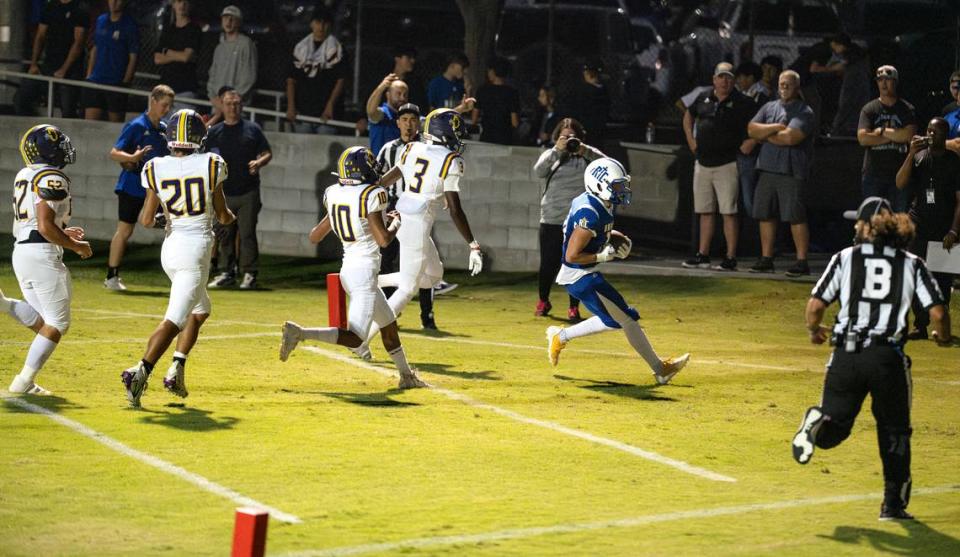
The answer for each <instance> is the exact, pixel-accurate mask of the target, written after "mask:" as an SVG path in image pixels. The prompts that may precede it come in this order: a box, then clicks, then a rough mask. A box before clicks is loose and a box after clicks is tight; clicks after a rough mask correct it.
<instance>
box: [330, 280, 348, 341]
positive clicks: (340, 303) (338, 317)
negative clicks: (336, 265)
mask: <svg viewBox="0 0 960 557" xmlns="http://www.w3.org/2000/svg"><path fill="white" fill-rule="evenodd" d="M327 311H328V315H329V317H330V326H331V327H337V328H339V329H346V328H347V293H346V292H345V291H344V290H343V285H342V284H340V273H330V274H328V275H327Z"/></svg>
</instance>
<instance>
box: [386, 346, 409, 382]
mask: <svg viewBox="0 0 960 557" xmlns="http://www.w3.org/2000/svg"><path fill="white" fill-rule="evenodd" d="M388 353H389V354H390V359H391V360H393V365H395V366H397V369H398V370H400V375H409V374H410V373H411V371H410V364H408V363H407V354H406V353H405V352H404V351H403V346H398V347H396V348H394V349H393V350H391V351H390V352H388Z"/></svg>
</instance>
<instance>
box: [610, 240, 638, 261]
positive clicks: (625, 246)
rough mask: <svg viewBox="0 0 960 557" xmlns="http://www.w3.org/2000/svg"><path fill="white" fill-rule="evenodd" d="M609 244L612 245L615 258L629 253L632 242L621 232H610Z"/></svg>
mask: <svg viewBox="0 0 960 557" xmlns="http://www.w3.org/2000/svg"><path fill="white" fill-rule="evenodd" d="M610 245H611V246H613V249H614V250H616V252H617V258H619V259H624V258H626V257H627V256H628V255H630V249H631V248H632V247H633V242H631V241H630V239H629V238H627V237H626V236H624V235H623V234H611V235H610Z"/></svg>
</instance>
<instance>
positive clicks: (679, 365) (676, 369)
mask: <svg viewBox="0 0 960 557" xmlns="http://www.w3.org/2000/svg"><path fill="white" fill-rule="evenodd" d="M689 361H690V353H689V352H688V353H686V354H684V355H682V356H676V357H673V358H667V359H666V360H663V370H661V371H660V373H654V374H653V376H654V377H655V378H656V379H657V384H658V385H666V384H667V383H669V382H670V380H671V379H673V376H674V375H676V374H678V373H680V370H681V369H683V368H684V367H685V366H686V365H687V362H689Z"/></svg>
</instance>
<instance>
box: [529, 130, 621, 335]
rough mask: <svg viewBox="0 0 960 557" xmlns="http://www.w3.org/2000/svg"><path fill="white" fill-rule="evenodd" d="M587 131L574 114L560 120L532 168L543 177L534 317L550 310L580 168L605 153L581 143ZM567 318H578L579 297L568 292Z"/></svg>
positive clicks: (580, 183)
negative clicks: (549, 142) (566, 225)
mask: <svg viewBox="0 0 960 557" xmlns="http://www.w3.org/2000/svg"><path fill="white" fill-rule="evenodd" d="M586 139H587V132H586V131H585V130H584V128H583V126H582V125H580V122H578V121H576V120H574V119H573V118H564V119H562V120H560V122H559V123H558V124H557V126H556V127H555V128H554V130H553V136H552V140H551V141H552V143H553V144H554V146H553V147H552V148H550V149H547V150H546V151H544V152H543V153H541V154H540V158H539V159H537V162H536V163H535V164H534V165H533V171H534V173H535V174H536V175H537V177H538V178H541V179H542V180H543V187H542V189H541V190H540V271H539V274H538V276H537V280H538V282H539V290H540V292H539V293H540V300H539V301H538V302H537V308H536V310H535V311H534V312H533V314H534V315H536V316H537V317H543V316H545V315H547V314H548V313H550V310H551V309H553V305H551V304H550V288H551V287H552V286H553V283H554V281H556V279H557V272H558V271H560V266H561V265H562V264H563V225H564V222H565V221H566V218H567V214H568V213H569V212H570V204H571V203H573V200H574V198H576V197H578V196H579V195H580V194H582V193H583V172H584V170H585V169H586V168H587V165H588V164H590V163H591V162H592V161H595V160H597V159H600V158H603V157H605V156H606V155H604V154H603V153H601V152H600V150H599V149H597V148H595V147H591V146H590V145H587V144H586V143H584V142H585V141H586ZM567 319H569V320H570V321H571V322H574V323H575V322H578V321H580V300H578V299H577V298H575V297H573V296H570V305H569V307H568V309H567Z"/></svg>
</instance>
